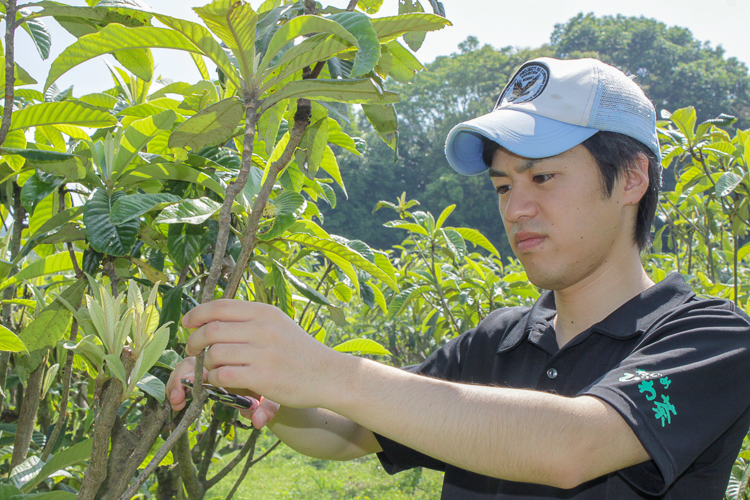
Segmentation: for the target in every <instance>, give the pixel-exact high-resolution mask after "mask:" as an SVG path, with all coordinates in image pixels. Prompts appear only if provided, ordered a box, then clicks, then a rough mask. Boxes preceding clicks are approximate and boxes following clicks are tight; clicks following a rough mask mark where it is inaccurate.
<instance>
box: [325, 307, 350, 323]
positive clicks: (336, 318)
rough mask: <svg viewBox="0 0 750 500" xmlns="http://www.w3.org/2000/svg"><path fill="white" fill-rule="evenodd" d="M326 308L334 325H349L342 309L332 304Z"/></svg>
mask: <svg viewBox="0 0 750 500" xmlns="http://www.w3.org/2000/svg"><path fill="white" fill-rule="evenodd" d="M327 309H328V314H330V316H331V321H333V322H334V324H335V325H336V326H339V327H341V328H346V327H347V326H348V325H349V323H347V321H346V314H345V313H344V310H343V309H341V308H340V307H336V306H333V305H330V306H327Z"/></svg>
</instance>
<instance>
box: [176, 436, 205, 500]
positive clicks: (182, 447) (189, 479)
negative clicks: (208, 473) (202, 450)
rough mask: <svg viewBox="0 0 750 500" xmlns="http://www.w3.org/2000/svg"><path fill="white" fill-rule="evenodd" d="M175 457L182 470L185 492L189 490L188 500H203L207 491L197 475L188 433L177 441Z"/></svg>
mask: <svg viewBox="0 0 750 500" xmlns="http://www.w3.org/2000/svg"><path fill="white" fill-rule="evenodd" d="M174 455H175V459H176V460H177V466H178V467H179V469H180V476H182V484H184V485H185V490H187V494H188V500H201V499H202V498H203V494H204V493H205V491H206V490H205V488H204V487H203V484H202V483H201V481H200V480H199V479H198V476H197V475H196V474H195V466H194V465H193V457H192V456H191V455H190V439H189V438H188V435H187V432H185V433H183V434H181V435H180V437H179V438H178V439H177V442H176V443H175V447H174Z"/></svg>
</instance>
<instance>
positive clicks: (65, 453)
mask: <svg viewBox="0 0 750 500" xmlns="http://www.w3.org/2000/svg"><path fill="white" fill-rule="evenodd" d="M93 445H94V440H93V439H87V440H85V441H83V442H80V443H77V444H74V445H73V446H70V447H69V448H65V449H64V450H62V451H60V452H58V453H56V454H55V455H53V456H52V457H51V458H50V459H49V461H48V462H47V463H46V464H44V466H43V467H42V469H41V470H40V471H39V474H37V475H36V477H34V479H32V480H31V481H29V482H28V483H26V484H25V485H24V486H23V487H22V488H21V490H22V491H23V492H25V493H28V492H30V491H31V490H33V489H34V488H35V487H36V486H37V485H38V484H39V483H41V482H42V481H44V480H45V479H47V478H48V477H49V476H50V475H51V474H53V473H55V472H57V471H59V470H61V469H65V468H66V467H70V466H71V465H74V464H77V463H79V462H83V461H84V460H88V459H89V458H90V457H91V449H92V447H93ZM34 498H41V497H36V496H35V497H34Z"/></svg>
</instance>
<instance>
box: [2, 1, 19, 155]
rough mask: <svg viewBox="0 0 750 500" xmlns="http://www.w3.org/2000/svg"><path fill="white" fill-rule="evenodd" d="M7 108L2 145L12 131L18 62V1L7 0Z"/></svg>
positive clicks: (3, 122)
mask: <svg viewBox="0 0 750 500" xmlns="http://www.w3.org/2000/svg"><path fill="white" fill-rule="evenodd" d="M5 11H6V13H5V107H4V108H3V121H2V125H0V145H1V144H3V143H4V142H5V138H6V137H7V136H8V130H10V117H11V113H12V112H13V97H14V90H15V85H16V62H15V58H14V53H13V52H14V45H15V32H16V27H18V23H17V22H16V13H17V12H18V7H17V5H16V0H7V5H6V8H5Z"/></svg>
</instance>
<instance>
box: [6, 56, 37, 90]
mask: <svg viewBox="0 0 750 500" xmlns="http://www.w3.org/2000/svg"><path fill="white" fill-rule="evenodd" d="M0 64H2V67H3V68H5V56H4V55H0ZM15 66H16V67H15V70H14V72H13V74H14V75H15V77H16V85H15V86H16V87H18V86H21V85H34V84H36V83H37V81H36V80H34V79H33V78H31V75H29V74H28V73H27V72H26V70H25V69H23V68H22V67H21V66H19V65H18V63H16V65H15ZM0 95H5V71H0Z"/></svg>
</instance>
